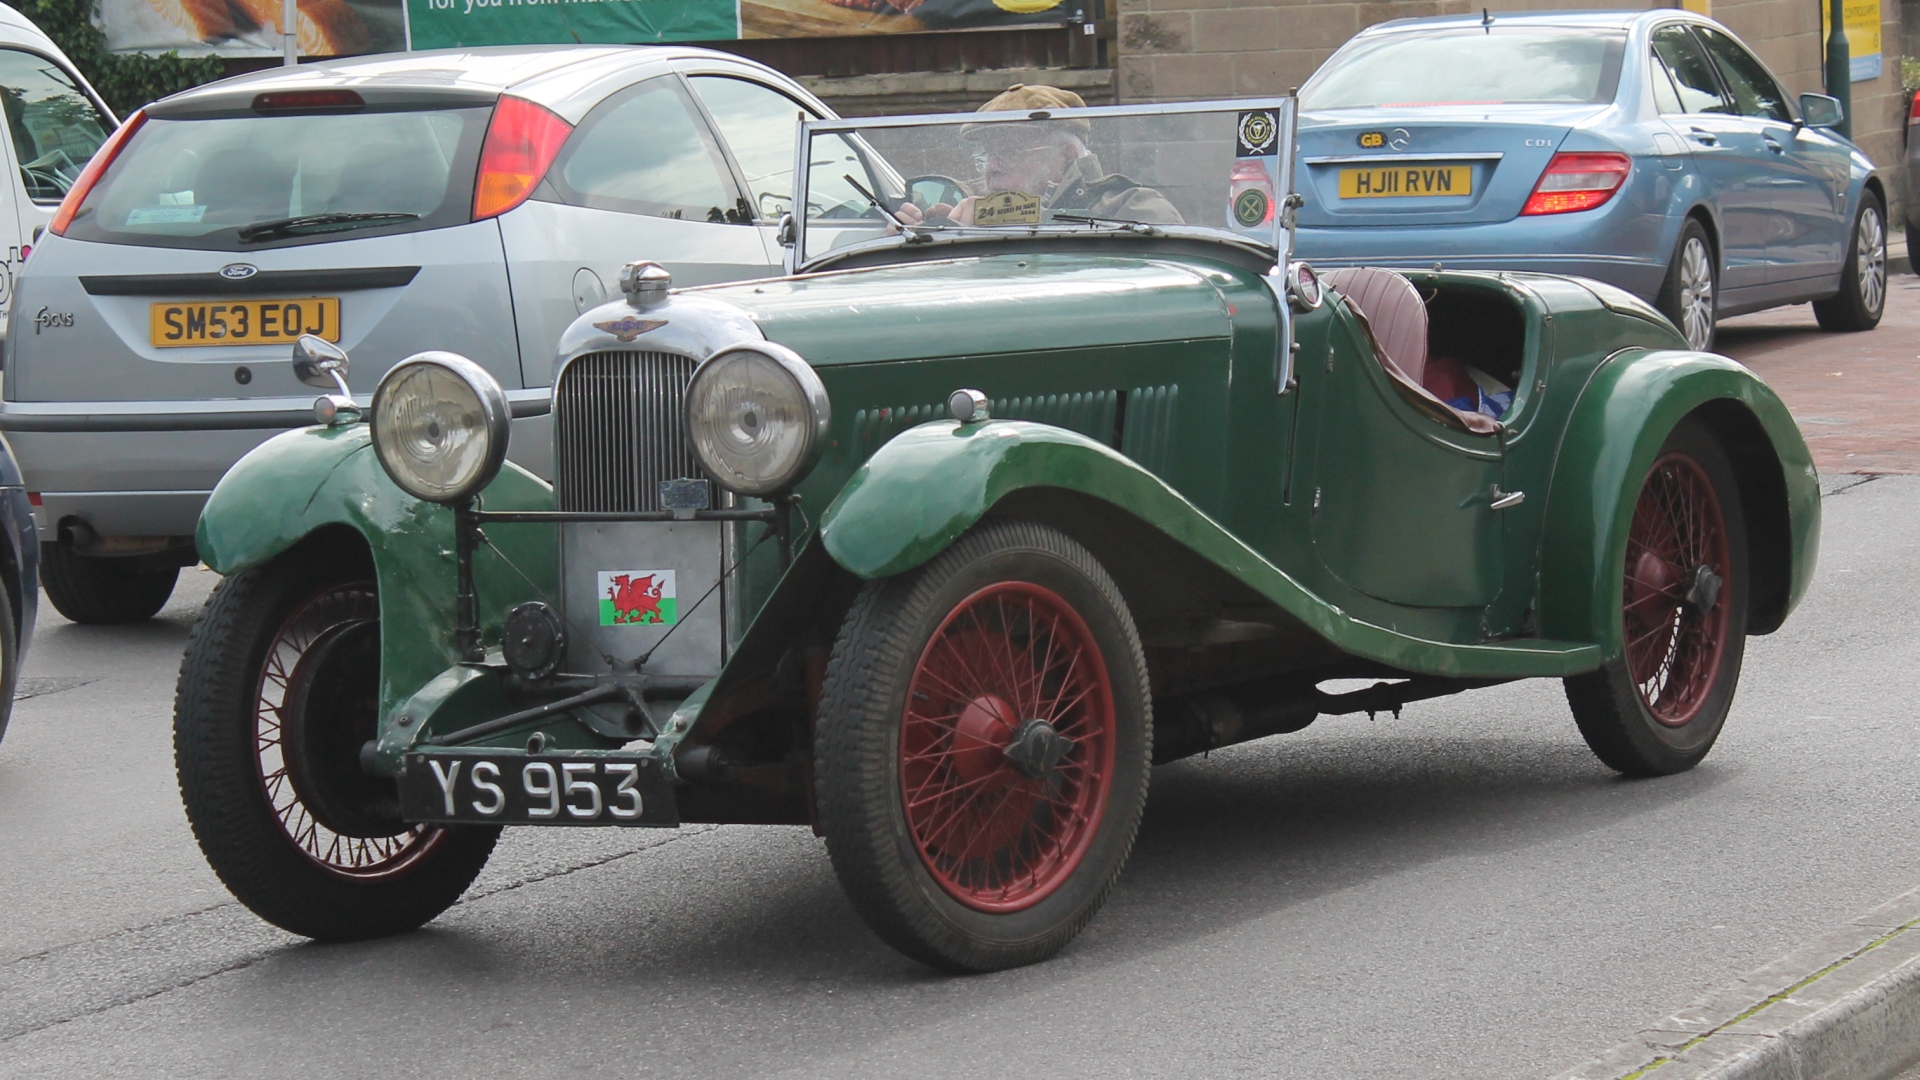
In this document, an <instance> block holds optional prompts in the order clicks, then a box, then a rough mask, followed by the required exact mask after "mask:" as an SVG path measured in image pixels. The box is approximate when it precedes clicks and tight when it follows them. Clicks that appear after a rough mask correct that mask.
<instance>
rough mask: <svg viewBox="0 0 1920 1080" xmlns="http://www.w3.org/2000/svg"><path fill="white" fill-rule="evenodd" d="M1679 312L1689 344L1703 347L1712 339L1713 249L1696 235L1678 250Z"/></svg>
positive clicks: (1692, 346) (1696, 347)
mask: <svg viewBox="0 0 1920 1080" xmlns="http://www.w3.org/2000/svg"><path fill="white" fill-rule="evenodd" d="M1680 314H1681V327H1680V330H1681V332H1682V333H1684V334H1686V336H1687V345H1688V347H1689V348H1694V349H1704V348H1706V347H1707V344H1708V343H1709V342H1711V341H1712V340H1713V317H1714V309H1713V252H1712V251H1711V250H1709V249H1708V247H1707V242H1706V241H1705V240H1702V239H1700V238H1699V237H1697V236H1691V237H1688V238H1687V242H1686V245H1685V246H1684V247H1682V248H1681V249H1680Z"/></svg>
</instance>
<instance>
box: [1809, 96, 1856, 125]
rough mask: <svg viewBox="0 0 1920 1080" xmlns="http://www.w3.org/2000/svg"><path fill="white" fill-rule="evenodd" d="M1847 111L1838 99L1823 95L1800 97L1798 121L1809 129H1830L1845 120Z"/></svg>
mask: <svg viewBox="0 0 1920 1080" xmlns="http://www.w3.org/2000/svg"><path fill="white" fill-rule="evenodd" d="M1846 115H1847V111H1846V110H1845V109H1844V108H1842V107H1841V106H1840V99H1839V98H1832V97H1828V96H1827V95H1825V94H1801V95H1800V120H1801V122H1802V123H1804V124H1806V125H1807V126H1808V127H1810V128H1830V127H1834V126H1837V125H1838V124H1839V123H1840V121H1842V120H1844V119H1846Z"/></svg>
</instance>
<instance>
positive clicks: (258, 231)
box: [239, 210, 420, 243]
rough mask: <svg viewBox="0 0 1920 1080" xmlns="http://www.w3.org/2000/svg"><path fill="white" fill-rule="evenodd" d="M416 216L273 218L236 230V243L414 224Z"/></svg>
mask: <svg viewBox="0 0 1920 1080" xmlns="http://www.w3.org/2000/svg"><path fill="white" fill-rule="evenodd" d="M419 217H420V215H419V214H406V213H401V212H399V211H397V210H388V211H381V212H377V213H365V214H303V215H301V216H300V217H290V218H274V219H273V220H271V221H256V222H254V223H253V224H251V225H243V226H241V227H240V233H239V235H240V240H241V241H242V242H243V243H251V242H253V241H255V240H272V239H275V238H277V237H282V236H303V235H305V234H307V233H322V232H340V231H342V230H345V229H364V228H368V227H370V226H374V225H390V224H393V223H395V222H400V221H414V220H416V219H418V218H419Z"/></svg>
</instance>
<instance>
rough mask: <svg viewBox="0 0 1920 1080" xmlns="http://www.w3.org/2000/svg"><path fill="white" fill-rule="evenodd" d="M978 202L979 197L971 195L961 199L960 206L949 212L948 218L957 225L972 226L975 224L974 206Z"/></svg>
mask: <svg viewBox="0 0 1920 1080" xmlns="http://www.w3.org/2000/svg"><path fill="white" fill-rule="evenodd" d="M978 201H979V199H978V198H977V197H975V196H973V195H969V196H967V197H966V198H964V199H961V200H960V205H958V206H956V207H954V208H953V209H952V210H951V211H949V212H948V214H947V216H948V217H950V218H952V219H953V223H954V224H955V225H971V224H973V204H974V203H976V202H978Z"/></svg>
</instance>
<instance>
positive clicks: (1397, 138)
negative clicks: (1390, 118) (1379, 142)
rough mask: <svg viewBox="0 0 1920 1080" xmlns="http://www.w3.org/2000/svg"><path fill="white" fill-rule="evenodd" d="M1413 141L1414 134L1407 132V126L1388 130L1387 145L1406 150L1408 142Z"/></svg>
mask: <svg viewBox="0 0 1920 1080" xmlns="http://www.w3.org/2000/svg"><path fill="white" fill-rule="evenodd" d="M1412 141H1413V136H1412V135H1409V134H1407V129H1406V128H1394V129H1393V130H1392V131H1389V132H1387V146H1389V147H1391V148H1392V149H1395V150H1405V149H1406V148H1407V144H1408V143H1411V142H1412Z"/></svg>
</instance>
